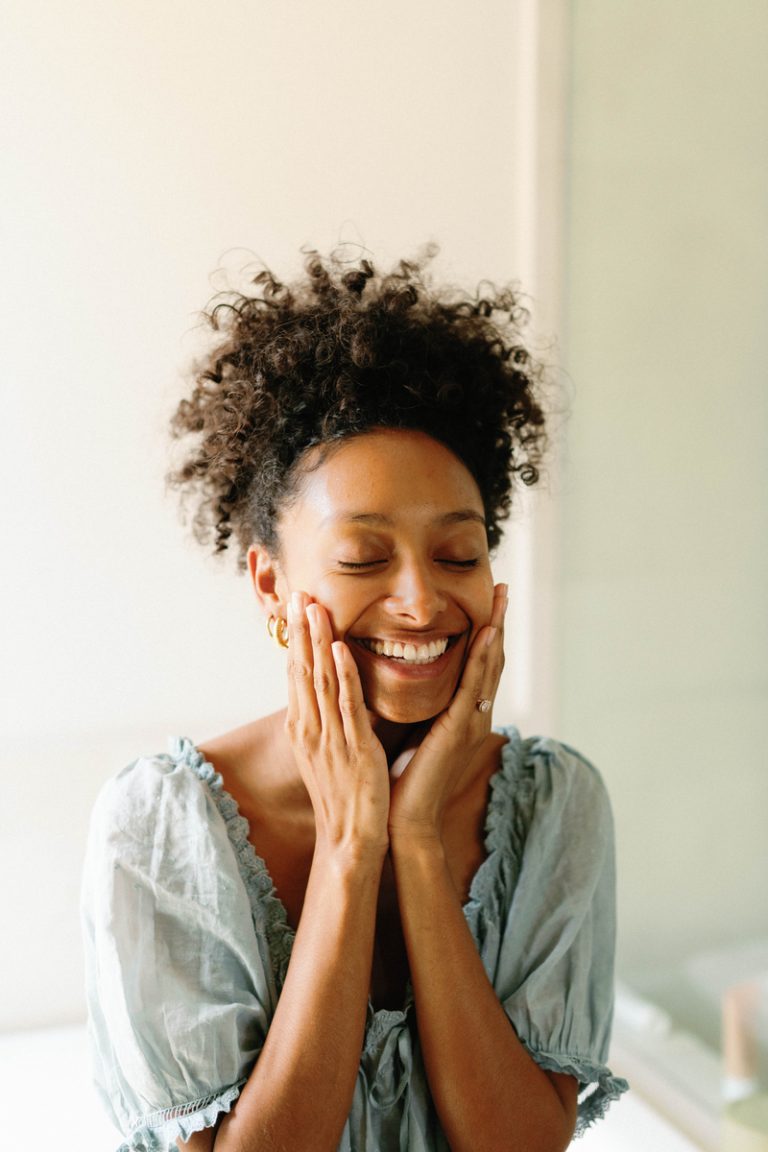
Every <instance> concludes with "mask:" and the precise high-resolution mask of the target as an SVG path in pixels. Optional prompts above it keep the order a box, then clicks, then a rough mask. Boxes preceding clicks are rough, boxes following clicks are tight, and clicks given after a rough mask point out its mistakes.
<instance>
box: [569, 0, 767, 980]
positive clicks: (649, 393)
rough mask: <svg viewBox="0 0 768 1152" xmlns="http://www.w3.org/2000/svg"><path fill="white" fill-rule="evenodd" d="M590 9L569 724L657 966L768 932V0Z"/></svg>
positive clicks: (584, 48)
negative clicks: (611, 814)
mask: <svg viewBox="0 0 768 1152" xmlns="http://www.w3.org/2000/svg"><path fill="white" fill-rule="evenodd" d="M573 14H574V19H573V76H572V93H573V100H572V106H571V133H570V142H571V165H570V171H571V180H570V198H569V213H568V237H569V238H568V245H567V247H568V278H567V285H566V300H565V310H566V317H567V340H566V357H565V359H566V362H567V364H568V368H569V370H570V372H571V375H572V378H573V393H574V403H573V415H572V419H571V423H570V429H569V437H568V462H567V467H566V479H565V481H564V494H563V509H562V517H563V525H564V538H563V557H564V564H563V600H562V605H561V611H562V617H561V618H562V633H561V635H562V653H563V664H562V680H561V693H562V720H561V725H560V727H561V731H562V733H563V734H564V735H565V736H566V737H568V738H570V739H571V740H572V741H574V742H575V743H577V744H578V745H580V746H582V747H583V748H584V749H585V751H588V752H589V753H590V754H591V755H592V756H593V757H594V759H595V760H596V762H597V763H599V764H600V766H601V767H602V768H603V770H604V772H605V775H606V777H607V779H608V781H609V785H610V787H611V791H612V796H613V801H614V807H615V811H616V817H617V828H618V838H619V868H620V887H619V893H620V902H619V907H620V929H621V935H620V945H621V949H620V958H621V966H622V969H623V970H624V971H625V972H626V973H630V974H633V975H634V976H635V977H636V978H637V979H638V981H639V982H641V983H642V982H645V983H649V982H652V981H653V979H654V978H655V977H654V973H655V974H656V978H662V976H663V970H664V969H665V968H668V967H670V966H672V965H674V964H676V963H679V962H680V961H681V960H683V959H684V958H685V957H687V956H688V955H689V954H691V953H695V952H696V951H697V950H699V949H702V948H707V947H718V946H725V945H728V944H730V943H732V942H735V941H738V940H744V939H749V938H750V937H755V936H760V935H762V936H763V937H766V936H768V911H767V910H766V900H765V892H766V887H765V884H766V876H768V837H766V827H768V772H766V767H768V765H766V754H765V748H766V742H765V723H766V717H768V707H767V701H766V683H767V682H768V598H767V597H766V589H767V588H768V538H767V536H766V525H767V523H768V515H767V513H768V453H767V452H766V431H767V430H768V388H767V387H766V371H767V370H768V327H767V326H766V305H767V304H768V227H767V226H766V225H767V223H768V221H767V220H766V207H767V206H768V71H766V67H765V49H766V44H768V6H766V4H765V3H764V2H763V0H739V2H738V3H735V4H732V5H724V4H722V3H719V2H717V0H696V2H695V3H693V2H684V3H675V4H672V3H669V2H666V0H646V2H645V3H643V4H639V5H632V4H616V3H615V2H614V0H576V2H575V3H574V4H573Z"/></svg>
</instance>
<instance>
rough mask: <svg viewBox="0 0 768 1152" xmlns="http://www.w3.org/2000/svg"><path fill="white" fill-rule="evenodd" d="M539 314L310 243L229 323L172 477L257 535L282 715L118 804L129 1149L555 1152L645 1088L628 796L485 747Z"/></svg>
mask: <svg viewBox="0 0 768 1152" xmlns="http://www.w3.org/2000/svg"><path fill="white" fill-rule="evenodd" d="M517 315H518V306H517V302H516V300H515V298H514V296H513V295H512V294H511V293H510V292H502V293H501V294H499V295H498V296H493V295H489V296H487V297H485V298H477V299H474V300H470V299H467V298H459V297H457V296H456V295H453V296H451V295H447V294H440V293H437V292H435V291H433V290H432V288H431V286H430V284H429V283H428V281H427V280H426V278H425V276H424V274H423V268H422V266H420V265H418V264H410V265H409V264H405V263H403V264H401V265H400V266H399V268H398V269H397V270H396V271H395V272H394V273H393V274H391V275H389V276H385V277H379V276H378V275H376V274H375V272H374V270H373V268H372V267H371V265H370V264H369V263H368V262H366V261H363V262H361V264H360V266H359V267H356V268H353V269H348V268H347V269H345V268H344V266H343V265H341V264H339V263H337V262H336V261H334V260H333V259H331V260H330V261H327V262H324V261H322V260H321V259H320V258H319V257H318V256H317V255H316V254H311V255H310V256H309V258H308V260H307V264H306V277H305V279H304V280H303V281H302V282H300V283H299V284H297V285H294V286H293V287H291V288H286V287H284V286H283V285H281V284H279V283H278V282H277V281H276V280H275V279H274V278H273V277H272V276H271V274H269V273H262V274H261V275H260V276H259V277H257V280H256V282H255V288H254V291H253V293H252V294H250V295H248V296H238V297H235V298H233V299H231V300H229V301H228V302H227V303H225V304H219V305H218V306H217V307H216V308H214V310H213V312H212V314H211V318H212V322H213V326H214V328H215V329H216V330H217V331H218V332H220V333H221V334H222V335H221V338H220V339H219V340H218V341H217V344H216V347H215V349H214V350H213V351H212V353H211V356H210V359H209V361H208V362H207V364H206V365H204V366H203V368H202V370H201V371H200V373H199V375H198V377H197V380H196V383H195V385H194V388H193V391H192V393H191V396H190V398H189V399H187V400H184V401H182V403H181V404H180V406H179V408H178V411H177V413H176V416H175V421H174V431H175V433H176V435H177V436H180V437H186V436H189V437H191V440H192V443H191V447H190V448H189V450H188V453H187V456H186V459H185V460H184V462H183V464H182V466H181V467H180V469H179V470H178V472H177V473H175V475H174V477H173V479H174V482H175V483H177V484H178V485H180V486H182V487H184V488H187V489H190V490H192V491H193V492H194V493H195V494H196V496H197V501H198V503H197V511H196V516H195V524H196V530H197V534H198V536H199V537H200V538H201V539H202V540H209V539H210V538H211V536H213V537H214V539H215V548H216V550H217V551H222V550H224V549H225V548H226V547H228V545H229V544H230V541H231V537H232V535H233V533H234V535H235V537H236V539H237V541H238V543H239V547H240V563H241V565H247V568H248V571H249V572H250V576H251V579H252V581H253V586H254V589H255V593H256V596H257V598H258V600H259V603H260V604H261V606H262V608H263V610H264V613H265V616H266V618H267V626H268V630H269V632H270V635H271V636H272V637H273V638H274V639H275V640H276V641H277V643H278V644H279V645H280V646H281V647H283V648H285V651H286V663H287V679H288V707H287V710H286V711H284V712H282V713H278V714H277V715H274V716H268V717H265V718H263V719H260V720H257V721H255V722H254V723H252V724H249V725H247V726H246V727H244V728H241V729H238V730H237V731H234V732H230V733H228V734H227V735H225V736H222V737H220V738H218V739H215V740H210V741H208V742H206V743H205V744H204V745H202V746H200V747H197V748H196V747H195V746H194V745H193V744H192V743H191V742H190V741H189V740H186V739H179V740H176V741H174V742H173V743H172V746H171V751H170V754H167V755H161V756H154V757H149V758H142V759H140V760H138V761H137V762H136V763H135V764H133V765H131V766H130V767H129V768H127V769H126V770H125V771H124V772H122V773H121V774H120V775H119V776H118V777H117V778H116V779H115V780H114V781H112V782H110V783H109V784H108V785H107V787H106V788H105V789H104V791H103V793H102V795H101V797H100V800H99V802H98V804H97V807H96V810H95V813H94V818H93V827H92V835H91V842H90V849H89V857H88V865H87V873H86V875H87V881H86V891H85V909H86V940H87V950H88V957H89V962H88V973H89V977H88V979H89V996H90V1005H91V1027H92V1035H93V1040H94V1045H95V1050H96V1055H97V1078H98V1083H99V1086H100V1089H101V1091H102V1093H103V1095H104V1097H105V1099H106V1100H107V1103H108V1106H109V1107H110V1108H111V1110H112V1113H113V1115H114V1117H115V1119H116V1121H117V1122H118V1124H119V1126H120V1127H121V1129H122V1130H123V1131H124V1132H125V1134H126V1140H127V1143H126V1144H125V1145H123V1148H124V1149H128V1148H130V1149H142V1150H143V1149H146V1150H152V1152H155V1150H159V1149H167V1148H172V1147H173V1146H174V1143H175V1144H177V1145H178V1147H179V1148H187V1149H191V1150H192V1152H209V1150H210V1149H214V1148H215V1149H216V1152H230V1150H232V1152H235V1150H237V1152H245V1150H248V1152H256V1150H262V1149H265V1150H272V1149H299V1150H304V1149H308V1150H310V1149H311V1150H317V1152H321V1150H328V1152H331V1150H334V1149H337V1148H340V1149H348V1150H363V1149H365V1150H366V1152H376V1150H380V1152H389V1150H400V1149H412V1150H414V1152H432V1150H443V1149H452V1150H453V1152H464V1150H470V1149H471V1150H472V1152H478V1150H489V1152H501V1150H502V1149H503V1150H507V1149H520V1150H525V1152H537V1150H541V1152H545V1150H546V1152H555V1150H559V1149H563V1148H565V1147H566V1146H567V1145H568V1143H569V1142H570V1139H571V1137H572V1135H573V1132H574V1128H575V1127H576V1125H577V1123H578V1124H579V1126H581V1127H583V1126H584V1125H586V1124H587V1123H588V1122H589V1121H590V1120H592V1119H594V1118H595V1117H597V1116H600V1115H601V1114H602V1113H603V1111H604V1109H605V1107H606V1105H607V1102H608V1101H609V1100H610V1099H612V1098H615V1097H616V1096H618V1095H619V1093H620V1091H621V1090H622V1089H623V1088H624V1087H625V1084H624V1082H623V1081H619V1080H616V1079H614V1078H613V1077H612V1076H611V1074H610V1072H609V1071H608V1069H607V1068H606V1067H605V1065H604V1060H605V1056H606V1050H607V1044H608V1034H609V1028H610V1016H611V1003H612V962H613V923H614V921H613V856H612V833H611V822H610V811H609V807H608V802H607V799H606V795H605V791H604V788H603V785H602V783H601V781H600V778H599V776H598V775H597V774H596V772H595V770H594V769H593V768H592V767H591V766H590V765H589V764H588V763H587V762H586V761H585V760H583V759H582V758H581V757H579V756H578V755H577V754H576V753H575V752H573V751H572V750H570V749H568V748H566V747H565V746H563V745H560V744H558V743H556V742H554V741H551V740H541V739H529V740H522V739H521V738H520V736H519V734H518V733H517V731H516V730H515V729H514V728H507V729H499V730H493V729H492V728H491V704H492V701H493V698H494V695H495V692H496V688H497V685H498V681H499V676H500V673H501V669H502V664H503V622H504V613H505V610H506V599H507V597H506V588H505V586H504V585H502V584H497V585H494V581H493V577H492V574H491V565H490V560H489V549H492V548H493V547H494V546H495V544H496V543H497V542H498V539H499V536H500V527H499V525H500V521H501V519H502V518H503V517H504V515H505V514H506V513H507V511H508V508H509V503H510V491H511V481H512V478H513V477H514V476H518V477H519V478H521V479H522V480H523V481H524V482H526V483H531V482H533V481H534V480H535V479H536V477H537V464H538V462H539V457H540V449H541V443H542V438H543V415H542V411H541V408H540V406H539V401H538V399H537V391H538V384H539V376H540V373H539V371H538V369H537V368H536V366H535V365H534V364H533V363H532V362H531V360H530V359H529V357H528V355H527V354H526V352H525V350H524V348H523V347H522V345H521V344H520V342H519V338H518V335H517V332H516V328H515V324H514V321H515V319H516V317H517ZM580 1093H581V1100H580V1102H579V1099H578V1098H579V1094H580Z"/></svg>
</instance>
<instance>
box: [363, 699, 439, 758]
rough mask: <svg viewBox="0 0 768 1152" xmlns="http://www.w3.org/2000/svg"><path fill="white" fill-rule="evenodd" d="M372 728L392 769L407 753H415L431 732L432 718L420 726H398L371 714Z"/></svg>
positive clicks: (393, 722)
mask: <svg viewBox="0 0 768 1152" xmlns="http://www.w3.org/2000/svg"><path fill="white" fill-rule="evenodd" d="M368 715H369V716H370V718H371V727H372V728H373V731H374V732H375V733H376V736H377V737H378V739H379V740H380V741H381V745H382V747H383V749H384V751H385V752H386V754H387V763H388V764H389V766H390V767H392V765H393V764H394V763H395V761H396V760H398V759H399V758H400V757H401V756H403V755H404V754H405V753H407V752H411V754H412V753H413V752H415V750H416V749H417V748H418V746H419V744H421V741H422V740H423V739H424V736H425V735H426V733H427V732H428V731H429V728H430V725H431V723H432V720H431V718H430V719H429V720H426V721H423V722H421V723H418V724H398V723H396V722H395V721H394V720H385V719H383V717H381V716H377V715H376V714H375V713H374V712H369V713H368Z"/></svg>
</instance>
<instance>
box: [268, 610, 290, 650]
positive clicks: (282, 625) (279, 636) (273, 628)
mask: <svg viewBox="0 0 768 1152" xmlns="http://www.w3.org/2000/svg"><path fill="white" fill-rule="evenodd" d="M267 633H268V634H269V638H270V640H274V642H275V644H277V646H278V648H287V647H288V621H287V620H283V618H282V616H270V617H269V619H268V620H267Z"/></svg>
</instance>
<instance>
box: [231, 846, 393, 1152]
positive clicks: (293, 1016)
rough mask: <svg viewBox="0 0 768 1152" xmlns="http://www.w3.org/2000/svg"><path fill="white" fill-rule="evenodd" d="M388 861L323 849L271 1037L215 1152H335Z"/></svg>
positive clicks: (356, 1055) (356, 1058)
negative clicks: (297, 1150) (291, 1150)
mask: <svg viewBox="0 0 768 1152" xmlns="http://www.w3.org/2000/svg"><path fill="white" fill-rule="evenodd" d="M380 875H381V861H380V860H377V857H376V855H375V854H373V855H370V856H367V857H361V858H360V859H357V860H349V859H345V858H341V857H340V856H339V855H338V854H333V853H331V852H322V851H317V852H316V855H315V859H314V861H313V864H312V870H311V873H310V877H309V882H308V884H307V890H306V895H305V899H304V908H303V911H302V915H301V920H300V922H299V927H298V931H297V934H296V939H295V941H294V946H293V951H292V954H291V960H290V964H289V966H288V972H287V976H286V980H285V984H284V986H283V990H282V992H281V995H280V999H279V1001H278V1004H277V1008H276V1011H275V1015H274V1018H273V1020H272V1023H271V1025H270V1029H269V1032H268V1034H267V1039H266V1041H265V1044H264V1047H263V1049H262V1051H261V1053H260V1055H259V1058H258V1060H257V1061H256V1064H255V1066H254V1068H253V1071H252V1072H251V1075H250V1077H249V1079H248V1081H247V1083H246V1084H245V1086H244V1088H243V1090H242V1092H241V1094H240V1097H239V1098H238V1101H237V1104H236V1106H235V1108H234V1109H233V1111H232V1112H231V1113H230V1114H229V1115H228V1116H227V1117H225V1119H224V1120H223V1122H222V1124H221V1126H220V1128H219V1131H218V1133H217V1136H216V1142H215V1149H216V1152H235V1150H236V1152H273V1150H277V1149H280V1150H283V1149H286V1148H302V1149H306V1150H307V1152H332V1150H335V1149H336V1148H337V1146H338V1142H339V1139H340V1137H341V1132H342V1129H343V1126H344V1122H345V1120H346V1118H347V1115H348V1113H349V1110H350V1107H351V1103H352V1095H353V1092H354V1087H355V1078H356V1076H357V1071H358V1067H359V1062H360V1052H361V1048H362V1042H363V1033H364V1029H365V1018H366V1009H367V1004H368V994H369V989H370V975H371V959H372V952H373V934H374V927H375V919H376V901H377V894H378V888H379V881H380Z"/></svg>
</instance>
